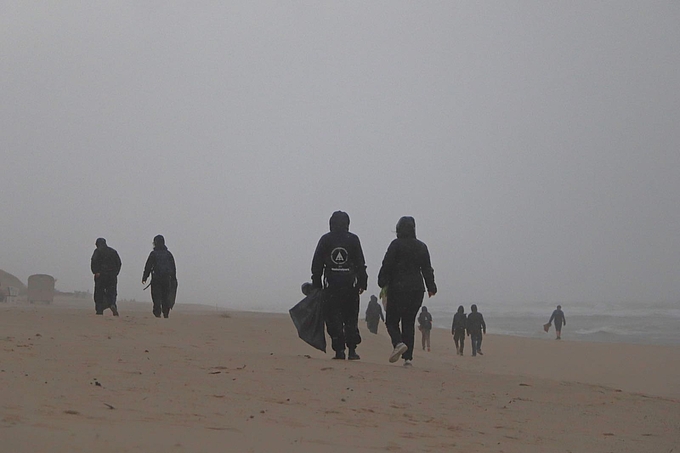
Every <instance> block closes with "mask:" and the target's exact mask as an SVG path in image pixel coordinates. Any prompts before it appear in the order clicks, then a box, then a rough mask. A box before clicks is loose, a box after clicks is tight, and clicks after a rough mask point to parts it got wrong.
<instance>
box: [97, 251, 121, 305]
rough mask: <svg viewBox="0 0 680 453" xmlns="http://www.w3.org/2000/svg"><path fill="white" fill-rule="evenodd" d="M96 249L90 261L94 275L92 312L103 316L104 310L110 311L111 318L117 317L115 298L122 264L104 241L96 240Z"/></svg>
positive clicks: (116, 253)
mask: <svg viewBox="0 0 680 453" xmlns="http://www.w3.org/2000/svg"><path fill="white" fill-rule="evenodd" d="M95 246H96V247H97V248H96V249H95V251H94V253H93V254H92V259H91V260H90V268H91V270H92V274H94V311H95V313H96V314H98V315H103V314H104V310H106V309H107V308H110V309H111V312H112V313H113V316H118V307H117V306H116V297H117V296H118V291H117V286H118V274H119V273H120V268H121V266H122V263H121V261H120V256H118V252H116V251H115V250H114V249H112V248H111V247H109V246H108V245H106V239H104V238H98V239H97V241H96V242H95Z"/></svg>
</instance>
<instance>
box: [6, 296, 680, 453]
mask: <svg viewBox="0 0 680 453" xmlns="http://www.w3.org/2000/svg"><path fill="white" fill-rule="evenodd" d="M120 310H121V317H120V318H114V317H112V316H111V315H110V312H107V314H106V315H105V316H104V317H98V316H95V315H94V310H93V309H92V306H91V303H90V302H89V301H80V302H79V303H73V302H70V303H67V302H64V301H60V300H57V301H56V302H55V303H54V304H53V305H50V306H45V305H42V306H32V305H27V304H9V305H8V304H2V305H0V326H1V329H2V330H1V333H0V394H1V395H2V396H1V397H0V451H3V452H92V451H97V452H225V451H233V452H347V451H361V452H369V451H392V452H420V451H422V452H443V451H466V452H487V451H488V452H516V453H520V452H522V453H526V452H579V453H581V452H617V453H620V452H672V451H680V404H679V403H680V348H678V347H675V346H648V345H627V344H604V343H597V344H594V343H585V342H574V341H569V340H568V339H565V340H563V341H561V342H558V341H555V340H553V339H552V338H553V337H552V335H547V336H546V339H545V340H538V339H527V338H519V337H509V336H497V335H488V336H486V337H485V339H484V344H483V350H484V353H485V355H484V356H483V357H476V358H473V357H470V356H469V344H466V349H467V350H466V354H467V355H466V356H464V357H458V356H456V354H455V350H454V346H453V341H452V340H451V335H450V333H449V332H447V331H446V330H443V329H436V330H435V331H434V332H433V334H432V352H430V353H427V352H424V351H422V350H420V349H417V350H416V355H415V359H414V367H413V368H411V369H409V368H404V367H402V366H401V364H400V363H397V364H390V363H389V362H388V361H387V358H388V355H389V352H390V350H391V345H390V342H389V338H388V336H387V333H386V331H385V327H384V325H381V326H380V332H379V334H378V335H371V334H370V333H368V330H367V329H366V328H365V323H363V322H362V323H361V324H360V326H361V328H362V336H363V339H364V341H363V343H362V344H361V346H360V347H359V349H358V352H359V353H360V354H361V360H360V361H357V362H349V361H334V360H330V357H331V355H330V354H325V355H324V354H323V353H321V352H319V351H316V350H314V349H312V348H311V347H309V346H307V345H306V344H305V343H303V342H302V341H301V340H299V339H298V338H297V334H296V331H295V329H294V327H293V324H292V322H291V321H290V318H289V317H288V316H287V315H285V314H259V313H240V312H226V311H218V310H215V308H210V307H201V306H194V305H187V304H184V305H178V306H177V308H176V309H175V310H174V311H173V312H172V314H171V317H170V319H167V320H165V319H156V318H154V317H153V316H152V315H151V313H150V310H151V304H150V302H149V303H148V304H142V303H137V304H133V303H127V304H126V303H120ZM487 322H488V321H487ZM416 340H417V341H416V345H418V343H419V338H417V339H416Z"/></svg>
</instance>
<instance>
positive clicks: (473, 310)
mask: <svg viewBox="0 0 680 453" xmlns="http://www.w3.org/2000/svg"><path fill="white" fill-rule="evenodd" d="M470 310H472V313H477V305H475V304H472V306H471V307H470Z"/></svg>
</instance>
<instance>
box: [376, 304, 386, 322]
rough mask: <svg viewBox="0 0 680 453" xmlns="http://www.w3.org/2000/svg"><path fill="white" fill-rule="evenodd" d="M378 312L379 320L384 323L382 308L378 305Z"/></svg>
mask: <svg viewBox="0 0 680 453" xmlns="http://www.w3.org/2000/svg"><path fill="white" fill-rule="evenodd" d="M378 310H380V312H379V313H380V319H381V320H382V322H385V317H384V316H383V312H382V307H381V306H379V305H378Z"/></svg>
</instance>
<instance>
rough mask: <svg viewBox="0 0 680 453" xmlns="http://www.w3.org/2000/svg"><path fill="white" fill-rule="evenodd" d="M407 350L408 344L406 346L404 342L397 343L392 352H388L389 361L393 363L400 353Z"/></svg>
mask: <svg viewBox="0 0 680 453" xmlns="http://www.w3.org/2000/svg"><path fill="white" fill-rule="evenodd" d="M407 350H408V346H406V345H405V344H404V343H398V344H397V345H396V346H395V347H394V350H393V351H392V354H390V363H394V362H396V361H397V360H399V357H401V355H402V354H403V353H405V352H406V351H407Z"/></svg>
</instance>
